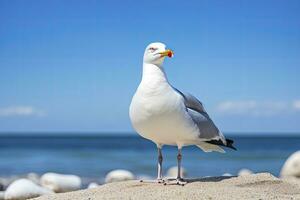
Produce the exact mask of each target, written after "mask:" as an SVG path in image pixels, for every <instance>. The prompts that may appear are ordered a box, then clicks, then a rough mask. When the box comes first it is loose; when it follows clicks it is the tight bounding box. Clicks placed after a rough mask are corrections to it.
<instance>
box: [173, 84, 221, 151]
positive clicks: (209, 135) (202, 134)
mask: <svg viewBox="0 0 300 200" xmlns="http://www.w3.org/2000/svg"><path fill="white" fill-rule="evenodd" d="M174 89H175V90H176V91H177V92H178V93H179V94H180V95H181V96H182V97H183V98H184V104H185V106H186V110H187V112H188V114H189V115H190V117H191V118H192V120H193V121H194V123H195V124H196V125H197V127H198V129H199V138H201V139H204V140H207V141H210V140H221V141H222V142H223V144H225V145H226V140H225V138H224V136H223V134H222V133H221V132H220V131H219V129H218V128H217V126H216V125H215V124H214V122H213V121H212V120H211V118H210V117H209V115H208V113H207V112H206V111H205V109H204V106H203V104H202V103H201V102H200V101H199V100H198V99H197V98H196V97H194V96H193V95H191V94H184V93H182V92H181V91H179V90H178V89H176V88H174Z"/></svg>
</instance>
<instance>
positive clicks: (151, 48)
mask: <svg viewBox="0 0 300 200" xmlns="http://www.w3.org/2000/svg"><path fill="white" fill-rule="evenodd" d="M156 50H157V48H154V47H150V48H149V51H151V52H154V51H156Z"/></svg>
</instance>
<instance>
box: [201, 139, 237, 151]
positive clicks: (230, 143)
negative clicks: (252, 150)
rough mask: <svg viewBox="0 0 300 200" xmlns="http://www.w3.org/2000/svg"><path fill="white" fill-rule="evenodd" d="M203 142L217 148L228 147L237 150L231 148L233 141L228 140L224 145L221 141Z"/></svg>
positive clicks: (232, 147)
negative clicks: (217, 146)
mask: <svg viewBox="0 0 300 200" xmlns="http://www.w3.org/2000/svg"><path fill="white" fill-rule="evenodd" d="M205 142H206V143H210V144H214V145H219V146H224V147H228V148H231V149H234V150H237V149H236V148H235V147H234V146H233V143H234V141H233V140H230V139H226V144H224V143H223V142H222V140H209V141H205Z"/></svg>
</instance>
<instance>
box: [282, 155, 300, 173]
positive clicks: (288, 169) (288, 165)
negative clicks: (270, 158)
mask: <svg viewBox="0 0 300 200" xmlns="http://www.w3.org/2000/svg"><path fill="white" fill-rule="evenodd" d="M280 176H281V177H296V178H300V151H296V152H295V153H293V154H292V155H290V157H288V159H287V160H286V161H285V163H284V165H283V167H282V169H281V172H280Z"/></svg>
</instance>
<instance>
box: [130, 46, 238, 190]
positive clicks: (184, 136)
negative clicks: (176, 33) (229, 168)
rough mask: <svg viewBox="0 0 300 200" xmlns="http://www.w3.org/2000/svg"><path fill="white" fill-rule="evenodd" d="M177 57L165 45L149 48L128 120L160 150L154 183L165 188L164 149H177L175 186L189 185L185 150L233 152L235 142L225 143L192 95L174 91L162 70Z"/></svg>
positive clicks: (225, 140)
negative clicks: (168, 60) (184, 168)
mask: <svg viewBox="0 0 300 200" xmlns="http://www.w3.org/2000/svg"><path fill="white" fill-rule="evenodd" d="M173 55H174V53H173V51H172V50H170V49H166V45H165V44H163V43H159V42H155V43H151V44H149V45H148V46H147V48H146V50H145V53H144V58H143V73H142V80H141V82H140V84H139V86H138V88H137V90H136V92H135V94H134V96H133V98H132V101H131V104H130V108H129V116H130V120H131V123H132V126H133V128H134V129H135V130H136V132H137V133H138V134H139V135H141V136H142V137H144V138H146V139H148V140H151V141H152V142H154V143H155V144H156V146H157V150H158V172H157V179H156V180H155V182H158V183H164V184H166V182H165V180H164V179H163V176H162V162H163V156H162V147H163V146H164V145H171V146H177V148H178V154H177V166H178V169H177V170H178V171H177V178H176V179H175V181H176V184H179V185H184V184H186V183H187V182H186V181H185V180H184V179H183V178H182V177H181V160H182V151H181V150H182V148H183V147H184V146H190V145H196V146H197V147H199V148H200V149H202V150H203V151H204V152H212V151H217V152H222V153H224V150H223V148H221V147H229V148H232V149H234V150H236V149H235V147H234V146H233V140H230V139H226V138H225V137H224V135H223V134H222V132H221V131H219V129H218V128H217V126H216V125H215V124H214V122H213V121H212V119H211V118H210V117H209V115H208V114H207V112H206V110H205V109H204V106H203V104H202V103H201V102H200V101H199V100H198V99H197V98H196V97H194V96H193V95H191V94H188V93H183V92H181V91H179V90H178V89H176V88H175V87H173V86H172V85H171V84H170V83H169V81H168V78H167V75H166V72H165V70H164V67H163V62H164V59H165V57H170V58H171V57H173Z"/></svg>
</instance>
